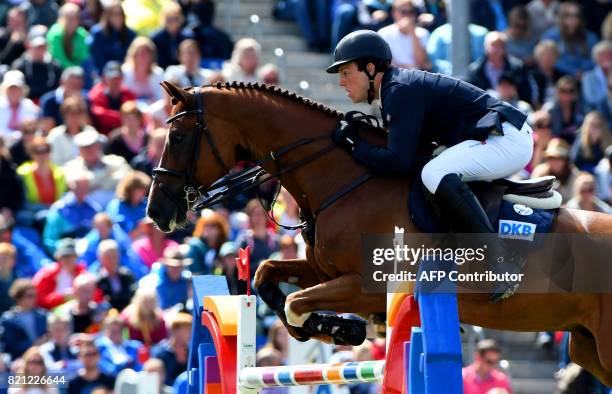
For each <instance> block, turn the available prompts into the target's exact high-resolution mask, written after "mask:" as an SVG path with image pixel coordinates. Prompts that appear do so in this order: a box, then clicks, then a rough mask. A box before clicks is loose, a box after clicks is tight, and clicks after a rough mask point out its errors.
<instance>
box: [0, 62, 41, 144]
mask: <svg viewBox="0 0 612 394" xmlns="http://www.w3.org/2000/svg"><path fill="white" fill-rule="evenodd" d="M27 90H28V86H27V85H26V82H25V76H24V75H23V73H22V72H21V71H19V70H9V71H7V72H6V73H5V74H4V77H3V78H2V84H0V137H2V138H4V139H5V140H6V141H7V142H9V143H12V142H14V141H15V140H16V139H17V133H16V132H17V131H18V130H19V129H21V124H22V122H23V121H24V120H25V119H36V118H38V115H39V113H40V109H39V108H38V107H37V106H36V104H34V103H33V102H32V100H30V99H29V98H27V97H25V96H26V93H27Z"/></svg>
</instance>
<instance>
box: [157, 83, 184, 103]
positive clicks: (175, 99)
mask: <svg viewBox="0 0 612 394" xmlns="http://www.w3.org/2000/svg"><path fill="white" fill-rule="evenodd" d="M160 85H161V87H162V88H164V90H165V91H166V93H168V94H169V95H170V97H171V98H172V105H176V104H178V103H179V102H182V103H183V104H185V103H186V102H187V99H186V98H185V92H184V91H183V90H182V89H180V88H178V87H177V86H175V85H174V84H173V83H171V82H168V81H162V82H160Z"/></svg>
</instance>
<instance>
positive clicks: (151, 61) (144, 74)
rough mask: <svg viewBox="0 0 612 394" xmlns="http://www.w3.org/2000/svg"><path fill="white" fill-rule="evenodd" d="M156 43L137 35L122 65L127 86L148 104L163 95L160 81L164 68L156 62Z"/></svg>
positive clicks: (162, 78) (162, 77) (140, 99)
mask: <svg viewBox="0 0 612 394" xmlns="http://www.w3.org/2000/svg"><path fill="white" fill-rule="evenodd" d="M156 59H157V51H156V49H155V44H153V41H151V40H150V39H149V38H147V37H137V38H135V39H134V41H132V44H130V47H129V48H128V51H127V58H126V60H125V64H124V65H123V66H122V67H121V69H122V71H123V78H124V82H125V86H126V87H127V88H128V89H129V90H130V91H132V92H134V94H135V95H136V98H137V99H138V100H139V101H142V102H146V103H147V104H149V103H152V102H154V101H156V100H159V99H160V98H161V97H162V88H161V86H160V83H161V82H162V81H163V80H164V70H162V69H161V67H159V66H158V65H157V64H156Z"/></svg>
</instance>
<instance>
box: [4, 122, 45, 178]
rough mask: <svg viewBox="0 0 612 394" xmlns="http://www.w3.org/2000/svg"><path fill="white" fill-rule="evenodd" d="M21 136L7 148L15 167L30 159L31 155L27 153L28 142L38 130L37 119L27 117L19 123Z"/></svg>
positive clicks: (30, 141)
mask: <svg viewBox="0 0 612 394" xmlns="http://www.w3.org/2000/svg"><path fill="white" fill-rule="evenodd" d="M19 131H20V132H21V136H20V137H19V139H18V140H17V142H15V143H14V144H13V145H11V148H10V149H9V152H10V155H11V159H13V164H15V165H16V166H17V167H19V166H20V165H22V164H23V163H25V162H26V161H32V157H31V156H30V154H29V153H28V151H29V149H30V144H31V143H32V140H33V139H34V135H35V134H36V133H37V132H38V131H39V130H38V121H36V120H35V119H27V120H24V121H23V122H22V123H21V130H19Z"/></svg>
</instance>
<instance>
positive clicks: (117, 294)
mask: <svg viewBox="0 0 612 394" xmlns="http://www.w3.org/2000/svg"><path fill="white" fill-rule="evenodd" d="M98 261H99V262H100V265H101V268H100V272H99V278H98V289H100V291H101V292H102V294H103V296H104V298H105V299H106V300H107V301H108V302H109V303H110V305H111V306H112V307H113V308H115V309H116V310H118V311H122V310H123V309H124V308H125V307H127V306H128V305H129V303H130V300H131V299H132V297H133V296H134V293H135V292H136V288H137V285H136V281H135V280H134V275H133V274H132V272H130V270H129V269H128V268H127V267H125V266H124V265H122V266H119V245H118V244H117V241H115V240H113V239H106V240H104V241H102V242H100V245H99V246H98Z"/></svg>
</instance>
